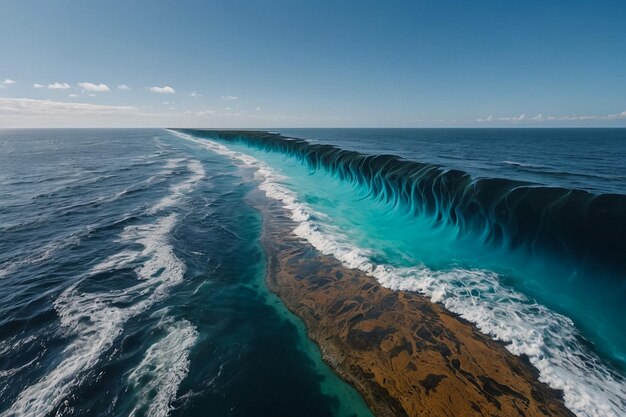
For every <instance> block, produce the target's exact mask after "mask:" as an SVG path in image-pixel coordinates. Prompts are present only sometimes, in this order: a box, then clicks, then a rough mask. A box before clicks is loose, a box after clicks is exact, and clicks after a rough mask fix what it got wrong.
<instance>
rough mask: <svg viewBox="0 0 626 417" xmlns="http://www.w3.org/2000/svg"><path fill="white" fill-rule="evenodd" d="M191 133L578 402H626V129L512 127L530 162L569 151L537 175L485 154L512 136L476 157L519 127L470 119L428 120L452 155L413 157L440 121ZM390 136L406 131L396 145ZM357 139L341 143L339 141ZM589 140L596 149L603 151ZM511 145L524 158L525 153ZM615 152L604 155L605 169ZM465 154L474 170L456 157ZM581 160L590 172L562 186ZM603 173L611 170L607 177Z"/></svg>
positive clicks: (613, 407)
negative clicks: (558, 172)
mask: <svg viewBox="0 0 626 417" xmlns="http://www.w3.org/2000/svg"><path fill="white" fill-rule="evenodd" d="M181 132H182V134H181V138H182V139H187V140H189V141H190V142H192V143H195V144H197V145H199V146H203V147H205V148H206V149H207V150H210V151H213V152H216V153H218V154H221V155H224V156H228V157H230V158H231V159H232V160H233V161H235V162H238V163H240V164H242V165H243V166H250V167H253V168H255V169H256V170H257V173H258V175H257V177H258V179H259V180H260V181H261V186H260V187H261V189H262V190H264V191H266V192H267V194H268V195H269V196H270V197H272V198H275V199H277V200H280V201H282V202H283V204H284V205H285V207H286V208H287V209H288V210H290V211H291V212H292V215H293V219H294V220H295V221H296V222H297V224H298V226H297V228H296V229H295V233H296V234H298V235H300V236H301V237H303V238H304V239H307V240H308V241H309V242H310V243H311V244H313V245H314V246H315V247H317V248H318V249H319V250H321V251H322V252H324V253H327V254H329V255H333V256H335V257H337V258H338V259H339V260H341V261H342V262H343V263H344V264H345V265H346V266H348V267H352V268H357V269H361V270H363V271H364V272H367V273H368V274H370V275H372V276H374V277H375V278H377V279H378V280H379V282H380V283H381V284H382V285H385V286H387V287H390V288H393V289H404V290H411V291H419V292H421V293H423V294H425V295H427V296H429V297H431V299H432V300H433V301H434V302H441V303H442V304H444V306H446V308H448V309H450V310H451V311H454V312H456V313H458V314H460V315H462V316H463V317H465V318H467V319H468V320H470V321H472V322H474V323H475V324H476V325H477V326H478V327H479V329H480V330H482V331H483V332H485V333H486V334H489V335H491V336H492V337H494V338H496V339H498V340H502V341H504V342H505V343H506V344H507V347H508V348H509V350H510V351H511V352H513V353H515V354H518V355H522V354H523V355H526V356H528V357H529V359H530V361H531V363H533V365H535V366H536V367H537V368H538V369H539V371H540V378H541V380H543V381H545V382H547V383H548V384H550V385H551V386H553V387H554V388H557V389H561V390H563V391H564V395H565V401H566V405H567V406H568V407H569V408H570V409H572V411H574V412H575V413H576V414H577V415H581V416H619V415H623V414H624V411H625V410H626V383H625V381H626V380H625V379H624V375H625V373H624V370H625V369H626V366H625V364H626V332H625V331H624V325H623V318H624V317H626V306H625V303H624V300H625V299H626V274H625V271H626V269H625V266H626V265H625V262H626V260H625V257H624V253H626V250H625V249H624V248H626V246H625V244H624V238H623V237H624V236H625V235H626V196H625V195H624V194H623V193H621V190H622V189H623V188H622V187H623V183H622V182H621V181H620V178H622V179H623V171H620V170H619V169H618V168H619V165H620V164H621V163H622V162H623V156H624V155H625V152H624V151H625V150H626V131H624V130H614V129H608V130H581V131H573V132H574V133H571V135H572V140H571V142H569V148H568V147H564V146H563V144H564V143H567V137H568V134H570V133H569V132H572V131H569V130H559V131H549V132H547V131H544V130H527V131H524V132H523V133H519V132H514V133H512V137H513V138H514V139H517V140H524V141H525V142H526V143H529V144H532V146H528V145H523V144H518V145H517V148H518V149H521V148H524V147H525V149H526V152H527V153H526V157H525V160H524V162H523V163H524V164H534V165H539V164H540V163H546V161H545V158H546V156H545V155H552V156H551V160H552V162H550V164H551V166H553V167H558V168H554V169H565V165H567V166H569V173H567V175H565V174H564V175H562V176H561V177H560V178H557V177H555V176H550V175H536V176H535V177H534V178H533V180H534V181H533V182H530V180H531V178H523V175H522V176H521V177H522V179H523V180H524V181H520V178H518V176H516V175H512V174H511V171H509V170H507V169H502V170H499V169H498V165H499V164H497V163H493V164H492V165H491V166H489V165H488V161H489V160H491V161H501V160H508V159H507V158H511V155H510V152H511V149H510V148H509V147H505V149H503V150H498V149H496V148H495V147H494V146H491V149H489V151H486V152H487V153H488V155H489V156H488V157H482V161H479V162H477V161H476V160H475V159H474V160H473V159H472V158H473V157H472V155H474V156H475V155H476V148H481V147H482V148H483V149H485V148H486V147H488V145H485V144H484V143H483V144H481V145H480V146H479V145H477V144H478V143H480V140H479V138H480V136H481V135H483V136H484V137H483V142H485V143H492V142H493V141H494V140H496V139H494V136H493V135H499V136H498V137H501V136H506V135H507V132H509V131H498V132H494V131H492V130H477V131H469V137H464V136H463V135H464V132H463V131H456V130H449V131H445V132H442V131H434V133H433V139H432V141H433V143H432V144H430V145H428V146H424V147H423V148H424V153H425V155H428V153H429V152H431V153H433V152H434V153H436V149H438V148H439V147H441V146H442V145H441V142H442V137H444V138H446V142H447V145H446V146H447V147H449V148H454V147H455V140H457V141H458V142H459V145H458V149H456V153H457V155H458V159H459V162H457V164H458V165H456V166H454V165H452V164H450V165H446V164H444V165H443V166H439V165H433V164H431V163H430V161H422V160H413V161H411V160H408V159H406V158H408V157H409V155H410V154H411V153H412V152H413V155H417V153H415V152H417V151H416V149H418V148H420V146H419V145H416V144H412V145H411V143H412V142H411V133H412V132H413V133H414V134H415V138H414V140H415V141H416V142H417V143H419V142H423V141H426V142H427V141H428V134H429V132H431V131H421V130H419V131H406V130H401V131H398V130H389V131H384V130H383V131H376V130H373V131H369V130H364V131H362V133H363V135H364V140H363V142H362V144H357V140H356V137H357V136H358V133H359V132H358V131H354V130H348V131H346V132H347V135H348V139H343V140H341V139H338V140H334V141H331V140H330V139H331V138H333V137H334V138H337V137H340V135H341V132H342V131H341V130H332V131H328V130H320V131H319V133H320V136H321V137H322V139H318V140H316V141H314V142H306V141H302V140H299V139H290V138H287V137H284V136H280V135H277V134H268V133H262V132H261V133H256V132H219V131H195V130H185V131H181ZM399 132H400V133H399ZM292 133H294V132H292ZM304 133H306V135H309V136H313V135H314V134H315V133H316V131H313V130H307V131H304ZM375 135H379V136H378V137H379V139H378V143H376V140H375V138H374V137H375ZM585 135H586V136H585ZM583 136H584V137H585V138H586V140H585V141H583V140H582V139H581V138H582V137H583ZM389 137H396V139H397V140H395V141H392V142H393V144H391V143H390V141H389V140H388V139H389ZM551 137H552V138H556V139H555V140H554V142H551V141H550V138H551ZM324 138H325V139H326V141H324ZM490 141H491V142H490ZM502 141H503V142H505V143H509V144H515V142H514V141H512V139H501V142H502ZM347 142H350V143H351V145H347V146H346V148H347V149H343V148H342V147H340V146H339V145H341V146H343V145H345V144H346V143H347ZM328 143H331V144H332V145H335V146H334V147H333V146H329V145H328ZM399 143H403V144H405V145H406V146H403V147H402V146H399V145H398V144H399ZM471 143H474V146H471V145H470V144H471ZM607 144H608V145H607ZM396 145H398V149H397V152H394V146H396ZM538 147H539V148H538ZM585 147H586V149H588V150H591V149H594V150H593V155H595V156H594V157H593V158H590V159H593V160H594V162H593V163H591V162H588V159H586V158H585V153H586V152H585ZM531 148H532V149H535V152H534V153H530V150H531ZM573 148H574V149H575V150H574V151H572V149H573ZM596 148H597V149H596ZM348 149H357V150H358V151H359V152H355V151H349V150H348ZM468 149H472V150H471V151H469V150H468ZM364 152H365V154H364ZM515 152H517V153H519V154H520V155H517V157H518V158H517V159H520V158H519V156H521V154H522V153H523V152H522V151H520V150H517V151H515ZM606 152H610V153H611V156H610V157H609V156H607V158H606V161H607V162H606V165H607V166H604V167H603V168H602V169H596V167H597V165H598V164H600V165H601V164H602V162H601V161H602V155H603V154H605V153H606ZM385 153H395V154H401V155H403V156H405V157H406V158H405V159H399V158H397V157H393V156H389V155H384V154H385ZM466 154H467V155H468V160H469V165H470V166H473V168H471V169H468V171H469V172H466V171H461V170H459V169H458V167H459V166H460V164H461V163H462V162H461V161H462V160H463V155H466ZM368 155H369V156H368ZM559 159H566V160H570V161H575V160H577V161H578V162H577V164H574V162H562V161H559ZM472 160H473V162H472ZM435 162H439V163H443V162H444V161H443V160H436V161H435ZM505 165H507V166H508V165H509V164H505ZM478 166H481V168H480V169H479V168H477V167H478ZM479 171H480V172H482V174H479ZM576 172H586V173H587V174H586V178H585V179H579V180H578V181H579V182H578V186H577V188H568V187H569V186H570V185H571V186H573V184H570V183H569V182H570V181H571V180H572V177H576V175H574V174H575V173H576ZM596 172H604V173H606V175H607V176H611V178H612V179H611V180H607V182H606V183H605V184H601V183H602V180H601V179H600V178H601V176H596V175H594V174H595V173H596ZM608 173H611V174H608ZM603 175H604V174H603ZM576 178H579V177H576ZM601 189H602V190H612V191H613V193H612V194H601V193H600V192H599V190H601Z"/></svg>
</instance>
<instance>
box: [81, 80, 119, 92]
mask: <svg viewBox="0 0 626 417" xmlns="http://www.w3.org/2000/svg"><path fill="white" fill-rule="evenodd" d="M78 86H79V87H80V88H82V89H83V90H86V91H95V92H99V93H103V92H106V91H111V89H110V88H109V86H108V85H106V84H102V83H100V84H94V83H88V82H82V83H78Z"/></svg>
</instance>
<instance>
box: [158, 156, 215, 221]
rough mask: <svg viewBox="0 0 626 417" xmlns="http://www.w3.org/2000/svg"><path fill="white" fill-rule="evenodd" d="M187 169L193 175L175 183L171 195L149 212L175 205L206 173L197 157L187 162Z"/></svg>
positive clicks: (171, 188)
mask: <svg viewBox="0 0 626 417" xmlns="http://www.w3.org/2000/svg"><path fill="white" fill-rule="evenodd" d="M187 170H188V171H190V172H191V175H190V176H189V177H188V178H187V179H186V180H184V181H182V182H180V183H178V184H174V185H172V186H171V187H170V192H171V193H170V195H168V196H167V197H165V198H163V199H162V200H161V201H159V202H158V203H157V204H156V205H154V206H153V207H152V208H151V209H150V210H148V213H149V214H155V213H158V212H159V211H160V210H163V209H166V208H170V207H174V206H175V205H177V204H178V203H179V201H180V199H181V198H182V197H183V195H184V194H185V193H187V192H189V191H191V190H193V189H194V188H195V186H196V185H197V184H198V182H199V181H200V180H202V178H204V177H205V175H206V173H205V171H204V168H203V167H202V164H201V163H200V161H197V160H195V159H192V160H190V161H189V162H188V163H187Z"/></svg>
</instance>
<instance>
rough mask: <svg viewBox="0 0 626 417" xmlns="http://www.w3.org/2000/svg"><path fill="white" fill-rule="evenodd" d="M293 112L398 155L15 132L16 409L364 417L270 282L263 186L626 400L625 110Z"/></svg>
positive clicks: (573, 392)
mask: <svg viewBox="0 0 626 417" xmlns="http://www.w3.org/2000/svg"><path fill="white" fill-rule="evenodd" d="M281 132H283V133H285V135H288V136H294V137H301V138H307V139H311V141H312V142H313V143H315V144H326V143H330V144H334V145H337V146H339V147H340V148H341V149H346V150H356V151H358V152H361V153H364V154H370V155H381V154H394V155H399V156H400V157H402V158H404V159H402V160H397V159H395V158H391V157H384V156H376V157H375V158H371V157H363V156H362V155H360V154H354V153H347V152H346V151H343V150H340V149H339V150H338V149H329V148H327V147H310V144H308V143H300V142H298V143H296V142H293V141H289V140H287V139H285V138H284V137H280V136H279V137H270V138H269V139H268V138H264V139H259V138H258V137H246V136H245V134H241V135H238V136H237V140H233V139H232V138H225V137H221V136H220V135H218V134H215V133H206V134H198V133H197V132H187V133H189V134H190V135H191V136H190V135H185V134H183V135H180V134H175V133H173V132H169V131H165V130H13V131H12V130H0V236H1V239H0V416H2V417H5V416H6V417H8V416H52V415H59V416H69V415H109V416H118V415H119V416H128V415H132V416H141V415H154V416H165V415H172V416H175V415H185V416H187V415H190V416H195V415H207V414H208V415H219V416H222V415H228V416H250V415H267V416H283V415H284V416H292V415H298V416H300V415H303V416H325V415H328V416H349V415H369V411H368V410H367V408H366V407H365V405H364V404H363V401H362V399H361V398H360V397H359V396H358V395H357V394H356V392H355V391H354V390H353V389H352V388H351V387H349V386H347V385H346V384H345V383H343V382H342V381H341V380H339V379H338V378H337V377H336V376H335V375H333V374H332V372H330V370H329V369H328V367H327V366H326V365H324V363H323V362H322V361H321V358H320V354H319V352H318V350H317V348H316V346H315V345H314V344H312V343H311V342H310V341H309V340H308V339H307V337H306V332H305V329H304V327H303V326H302V324H301V322H300V321H299V320H297V319H296V318H295V317H293V316H292V315H291V314H290V313H289V312H288V311H286V310H285V308H284V306H283V305H282V303H281V302H280V300H278V299H277V298H276V297H275V296H273V295H272V294H270V293H269V292H268V290H267V288H266V287H265V285H264V269H265V261H264V255H263V252H262V249H261V247H260V245H259V234H260V230H261V220H262V219H261V217H260V213H258V212H256V211H255V210H254V209H252V208H251V207H250V206H249V205H248V204H247V203H246V201H248V199H249V198H251V195H255V193H258V191H255V190H258V189H261V190H262V191H263V192H265V193H267V195H268V196H269V197H271V198H275V199H278V200H280V201H282V202H283V203H284V206H285V208H286V209H287V210H290V211H291V212H292V213H293V218H294V220H295V222H296V224H297V225H298V226H297V228H296V229H295V230H294V233H296V234H297V235H299V236H301V237H302V238H304V239H307V240H308V241H309V242H310V243H311V244H312V245H314V246H316V247H317V248H318V249H320V250H321V251H323V252H324V253H327V254H329V255H333V256H335V257H337V258H338V259H339V260H341V261H342V262H343V263H344V264H345V265H346V266H349V267H352V268H357V269H361V270H363V271H364V272H366V273H368V274H371V275H372V276H374V277H376V278H377V279H378V280H379V282H380V283H381V284H382V285H385V286H387V287H389V288H393V289H403V290H409V291H419V292H422V293H424V294H426V295H427V296H429V297H430V298H431V299H432V300H433V301H435V302H440V303H442V304H443V305H444V306H445V307H446V308H448V309H450V310H451V311H454V312H456V313H458V314H461V315H462V316H463V317H465V318H467V319H468V320H470V321H472V322H474V323H476V325H477V326H478V327H479V328H480V330H481V331H483V332H484V333H486V334H489V335H491V336H493V337H494V338H497V339H499V340H502V341H503V342H505V343H507V347H508V348H509V350H510V351H511V352H513V353H514V354H525V355H527V356H528V357H529V358H530V360H531V362H532V363H533V364H534V365H535V366H536V367H537V368H538V369H539V371H540V373H541V378H542V380H543V381H545V382H548V383H549V384H550V385H552V386H554V387H555V388H559V389H562V390H564V392H565V400H566V405H568V407H570V408H571V409H572V410H573V411H574V412H575V413H576V414H578V415H581V416H618V415H623V414H624V413H623V412H624V410H625V409H626V383H625V382H624V381H625V379H624V368H625V367H624V364H625V363H626V332H625V331H624V326H623V317H624V314H626V310H624V308H625V307H624V306H625V305H626V304H625V303H624V302H623V301H624V299H625V298H626V277H625V275H624V272H625V271H624V269H623V265H624V257H622V256H621V249H620V248H623V247H624V246H623V245H624V244H623V242H624V241H623V239H621V237H622V236H623V235H626V230H624V227H623V226H624V224H626V223H623V222H621V220H622V219H623V218H624V216H625V214H626V213H624V210H622V208H623V207H624V206H623V202H624V194H625V193H626V186H625V176H624V175H625V174H624V171H625V170H624V166H625V165H626V164H625V157H626V130H624V129H621V130H620V129H574V130H570V129H546V130H537V129H532V130H530V129H529V130H522V129H520V130H510V129H484V130H465V129H299V130H296V129H289V130H287V129H285V130H281ZM294 144H295V145H294ZM409 161H416V162H419V163H422V164H415V163H414V162H409ZM432 164H439V165H442V166H443V168H439V167H437V166H435V165H432ZM454 170H458V171H454ZM461 171H462V172H461ZM465 173H469V176H468V175H466V174H465ZM494 178H503V180H495V179H494ZM516 181H517V182H516ZM519 181H523V182H519ZM542 184H543V185H545V186H548V187H547V188H546V187H543V188H542V187H541V186H540V185H542ZM573 190H579V191H573ZM251 193H252V194H251ZM608 193H612V195H608Z"/></svg>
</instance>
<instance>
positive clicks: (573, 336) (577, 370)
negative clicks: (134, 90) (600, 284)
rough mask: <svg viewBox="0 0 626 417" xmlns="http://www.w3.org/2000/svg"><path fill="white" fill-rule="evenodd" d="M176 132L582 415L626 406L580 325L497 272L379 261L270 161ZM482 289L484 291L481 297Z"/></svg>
mask: <svg viewBox="0 0 626 417" xmlns="http://www.w3.org/2000/svg"><path fill="white" fill-rule="evenodd" d="M177 135H178V136H180V137H181V138H184V139H186V140H189V141H192V142H194V143H196V144H198V145H201V146H203V147H204V148H206V149H209V150H211V151H213V152H216V153H218V154H221V155H224V156H227V157H229V158H231V159H232V160H234V161H235V162H237V163H242V164H245V165H247V166H251V167H254V168H256V176H257V178H258V180H260V182H261V184H260V186H259V188H260V189H262V190H264V191H265V192H266V194H267V196H268V197H270V198H273V199H275V200H278V201H280V202H281V203H282V205H283V207H285V208H286V209H287V210H288V211H289V212H290V213H291V217H292V220H294V221H295V222H296V224H297V227H296V228H295V230H294V232H295V234H296V235H298V236H300V237H302V238H304V239H306V240H307V241H308V242H309V243H310V244H311V245H312V246H314V247H315V248H316V249H318V250H319V251H320V252H322V253H324V254H326V255H330V256H333V257H335V258H336V259H338V260H339V261H341V262H342V263H343V264H344V265H345V266H346V267H349V268H353V269H358V270H361V271H363V272H365V273H367V274H368V275H370V276H372V277H374V278H376V279H377V280H378V281H379V282H380V284H381V285H383V286H385V287H387V288H390V289H393V290H406V291H417V292H420V293H422V294H424V295H426V296H428V297H430V299H431V300H432V301H433V302H440V303H442V304H443V305H444V306H445V307H446V308H447V309H448V310H450V311H452V312H455V313H457V314H459V315H460V316H461V317H463V318H465V319H467V320H469V321H471V322H473V323H475V324H476V326H477V327H478V328H479V329H480V330H481V331H482V332H483V333H485V334H488V335H490V336H491V337H493V338H494V339H496V340H500V341H503V342H505V343H506V346H507V349H508V350H509V351H510V352H511V353H513V354H516V355H526V356H527V357H528V358H529V360H530V361H531V363H532V364H533V365H534V366H535V367H536V368H537V369H538V370H539V372H540V380H541V381H543V382H545V383H547V384H548V385H550V386H551V387H553V388H555V389H559V390H562V391H563V393H564V401H565V404H566V406H567V407H568V408H569V409H571V410H572V411H573V412H574V413H575V414H577V415H578V416H586V417H618V416H619V415H620V413H621V411H620V410H623V409H625V408H626V381H624V380H623V378H622V377H621V376H620V375H618V374H616V373H615V372H614V371H613V370H611V369H610V368H609V367H607V366H606V365H605V364H604V363H603V362H602V361H601V360H600V359H599V358H598V356H597V355H596V354H595V353H594V352H592V351H590V350H589V349H588V348H587V347H585V346H584V344H581V343H580V340H581V339H582V336H581V335H580V333H579V331H578V330H577V329H576V328H575V326H574V323H573V322H572V321H571V320H570V319H568V318H567V317H565V316H563V315H560V314H558V313H555V312H553V311H551V310H549V309H548V308H546V307H545V306H542V305H540V304H537V303H536V302H535V301H534V300H531V299H529V298H528V297H526V296H525V295H524V294H522V293H519V292H517V291H515V290H512V289H510V288H507V287H504V286H503V285H501V283H500V279H499V277H498V276H497V274H494V273H493V272H490V271H485V270H479V269H462V268H454V269H449V270H444V271H436V270H432V269H430V268H427V267H423V266H415V267H396V266H394V265H390V264H376V263H374V262H373V261H372V256H371V255H372V253H373V251H371V250H368V249H366V248H360V247H358V246H357V245H355V244H354V243H353V242H351V241H350V240H349V239H348V238H347V237H346V236H344V235H342V234H341V233H340V232H338V231H337V230H336V229H335V228H333V227H332V225H328V224H326V223H325V222H324V221H323V220H320V219H324V218H325V217H324V216H323V215H321V214H320V213H317V212H315V211H314V210H312V209H311V208H310V207H309V206H308V205H306V204H304V203H302V202H301V201H300V200H299V198H298V196H297V194H296V193H294V192H293V191H291V190H289V189H287V188H286V187H285V186H283V185H281V180H282V179H283V178H284V177H282V176H281V175H280V174H278V173H277V172H276V171H275V170H273V169H272V168H271V167H269V166H268V165H267V164H265V163H263V162H261V161H259V160H258V159H256V158H254V157H251V156H249V155H246V154H244V153H241V152H237V151H234V150H232V149H230V148H228V147H226V146H224V145H223V144H221V143H218V142H215V141H212V140H203V139H198V138H195V137H193V136H190V135H187V134H185V133H182V132H177ZM477 293H478V294H481V296H480V297H476V296H474V295H475V294H477Z"/></svg>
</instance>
